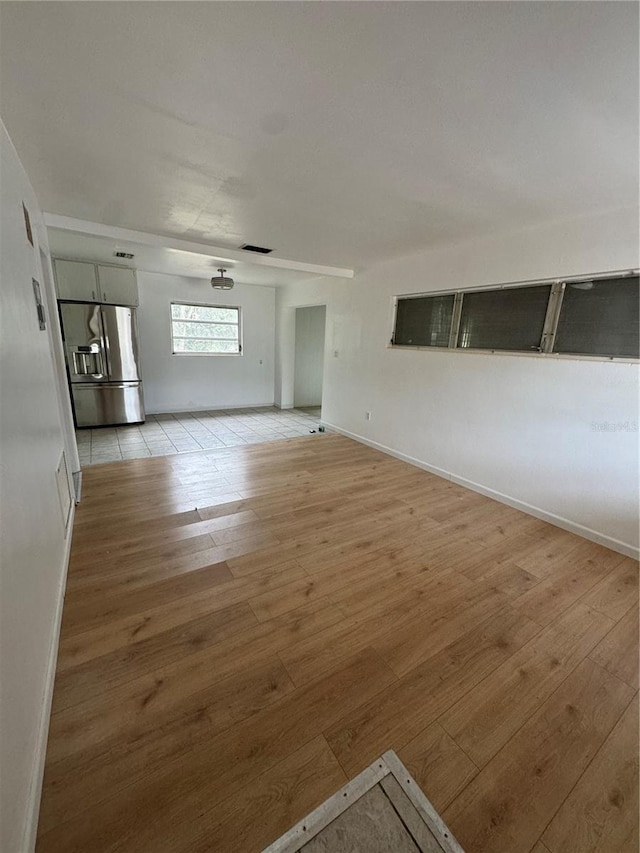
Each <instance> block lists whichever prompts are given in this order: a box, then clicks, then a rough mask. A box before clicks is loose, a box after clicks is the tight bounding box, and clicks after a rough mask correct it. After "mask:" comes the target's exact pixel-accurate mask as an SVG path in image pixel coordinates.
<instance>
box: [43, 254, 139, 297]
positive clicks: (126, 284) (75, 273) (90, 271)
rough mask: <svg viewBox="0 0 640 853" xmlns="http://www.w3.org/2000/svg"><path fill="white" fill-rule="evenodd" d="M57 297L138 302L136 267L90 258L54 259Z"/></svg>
mask: <svg viewBox="0 0 640 853" xmlns="http://www.w3.org/2000/svg"><path fill="white" fill-rule="evenodd" d="M54 267H55V272H56V289H57V292H58V299H69V300H72V301H74V302H103V303H106V304H109V305H133V306H135V305H138V281H137V278H136V271H135V270H132V269H129V268H128V267H117V266H110V265H107V264H92V263H90V262H87V261H65V260H61V259H60V258H57V259H56V260H55V261H54Z"/></svg>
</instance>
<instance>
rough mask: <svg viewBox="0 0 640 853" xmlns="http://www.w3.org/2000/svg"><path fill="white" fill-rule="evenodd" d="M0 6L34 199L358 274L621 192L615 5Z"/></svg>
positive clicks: (581, 209)
mask: <svg viewBox="0 0 640 853" xmlns="http://www.w3.org/2000/svg"><path fill="white" fill-rule="evenodd" d="M0 6H1V23H2V29H1V38H2V42H1V53H2V66H1V71H2V90H1V95H2V104H1V106H2V114H3V119H4V121H5V123H6V125H7V128H8V130H9V133H10V135H11V136H12V138H13V140H14V143H15V145H16V147H17V149H18V151H19V153H20V155H21V157H22V159H23V162H24V164H25V167H26V169H27V172H28V173H29V176H30V178H31V180H32V182H33V184H34V186H35V189H36V192H37V194H38V196H39V199H40V202H41V204H42V206H43V208H44V209H45V210H47V211H49V212H51V213H57V214H63V215H67V216H72V217H76V218H79V219H86V220H91V221H95V222H100V223H105V224H109V225H116V226H121V227H124V228H132V229H137V230H140V231H147V232H152V233H157V234H165V235H172V236H176V237H183V238H185V239H189V240H193V241H200V242H206V243H212V244H214V245H218V246H226V247H238V246H239V245H240V244H241V243H244V242H251V243H257V244H258V245H265V246H268V247H272V248H273V249H274V250H275V251H274V254H277V255H278V256H279V257H282V258H290V259H293V260H300V261H306V262H310V263H319V264H336V265H341V266H349V267H351V266H355V267H359V266H365V265H368V264H369V263H371V262H374V261H377V260H380V259H383V258H389V257H394V256H397V255H400V254H404V253H407V252H410V251H414V250H417V249H421V248H424V247H431V246H436V245H439V244H442V243H446V242H451V241H458V240H463V239H468V238H472V237H475V236H479V235H481V234H484V233H490V232H495V231H499V230H506V229H509V230H511V229H514V228H517V227H520V226H527V225H530V224H535V223H538V222H542V221H546V220H549V219H561V218H565V217H573V216H578V215H585V214H590V213H596V212H599V211H603V210H608V209H613V208H617V207H625V206H630V205H633V204H635V203H637V186H638V184H637V152H638V6H637V4H635V3H626V2H621V3H608V2H602V3H599V2H591V3H581V2H576V3H572V2H566V3H565V2H549V3H537V2H534V3H529V2H508V3H482V2H472V3H460V2H443V3H438V2H407V3H405V2H397V3H396V2H394V3H385V2H375V3H362V2H354V3H351V2H316V3H311V2H302V3H298V2H284V3H277V2H258V3H251V2H230V3H226V2H211V3H206V2H205V3H191V2H179V3H173V2H160V3H155V2H140V3H135V2H128V3H120V2H109V3H75V2H72V3H66V2H54V3H50V2H45V3H38V2H29V3H23V2H16V3H14V2H2V3H1V4H0Z"/></svg>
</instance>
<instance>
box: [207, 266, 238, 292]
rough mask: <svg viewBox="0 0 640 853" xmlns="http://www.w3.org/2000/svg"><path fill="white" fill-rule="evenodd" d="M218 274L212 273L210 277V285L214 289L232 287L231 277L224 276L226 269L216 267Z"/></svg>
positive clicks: (229, 288)
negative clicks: (212, 275)
mask: <svg viewBox="0 0 640 853" xmlns="http://www.w3.org/2000/svg"><path fill="white" fill-rule="evenodd" d="M218 272H219V273H220V275H214V277H213V278H212V279H211V287H213V289H214V290H231V288H232V287H233V279H232V278H227V277H226V276H225V273H226V270H225V269H222V268H221V267H218Z"/></svg>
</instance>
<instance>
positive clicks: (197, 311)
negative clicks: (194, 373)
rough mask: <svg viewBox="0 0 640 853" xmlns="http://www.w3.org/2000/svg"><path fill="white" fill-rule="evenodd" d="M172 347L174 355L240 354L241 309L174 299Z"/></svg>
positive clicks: (172, 308) (172, 306)
mask: <svg viewBox="0 0 640 853" xmlns="http://www.w3.org/2000/svg"><path fill="white" fill-rule="evenodd" d="M171 347H172V351H173V354H174V355H240V353H241V352H242V345H241V343H240V309H239V308H231V307H229V306H226V305H189V304H186V303H183V302H173V303H172V304H171Z"/></svg>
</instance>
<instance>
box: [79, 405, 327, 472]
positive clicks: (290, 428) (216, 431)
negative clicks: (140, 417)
mask: <svg viewBox="0 0 640 853" xmlns="http://www.w3.org/2000/svg"><path fill="white" fill-rule="evenodd" d="M319 422H320V409H319V408H313V409H311V408H310V409H287V410H282V409H276V408H266V407H263V408H256V409H225V410H220V411H210V412H180V413H179V414H170V415H147V420H146V422H145V423H144V424H140V425H138V426H119V427H101V428H99V429H79V430H76V438H77V441H78V452H79V454H80V464H81V465H82V466H83V467H84V466H86V465H97V464H99V463H100V462H116V461H118V460H120V459H140V458H142V457H145V456H169V455H171V454H173V453H187V452H189V451H192V450H208V449H210V448H213V447H232V446H234V445H238V444H257V443H259V442H264V441H274V440H275V439H279V438H293V437H294V436H299V435H309V433H310V432H311V430H313V429H316V430H317V428H318V424H319Z"/></svg>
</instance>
